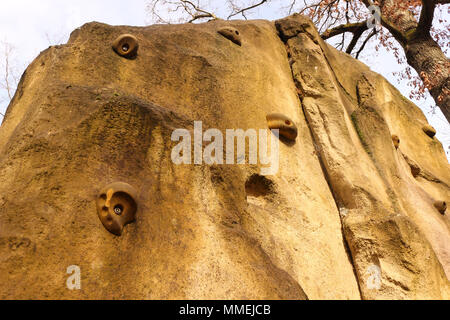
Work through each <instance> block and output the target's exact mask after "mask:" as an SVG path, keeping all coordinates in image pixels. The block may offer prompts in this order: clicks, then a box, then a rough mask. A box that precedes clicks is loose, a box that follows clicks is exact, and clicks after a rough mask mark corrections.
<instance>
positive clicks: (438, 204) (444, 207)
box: [434, 201, 447, 214]
mask: <svg viewBox="0 0 450 320" xmlns="http://www.w3.org/2000/svg"><path fill="white" fill-rule="evenodd" d="M434 207H435V208H436V209H438V211H439V212H440V213H442V214H445V210H447V203H446V202H445V201H436V202H435V203H434Z"/></svg>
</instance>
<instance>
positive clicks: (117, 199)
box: [97, 182, 137, 236]
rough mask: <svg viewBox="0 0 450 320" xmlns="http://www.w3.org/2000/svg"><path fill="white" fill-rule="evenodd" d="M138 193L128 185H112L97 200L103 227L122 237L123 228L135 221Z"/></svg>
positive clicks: (119, 183) (122, 183)
mask: <svg viewBox="0 0 450 320" xmlns="http://www.w3.org/2000/svg"><path fill="white" fill-rule="evenodd" d="M136 199H137V192H136V190H135V189H134V188H133V187H132V186H130V185H129V184H127V183H124V182H115V183H112V184H110V185H108V186H106V187H105V188H103V190H102V191H101V192H100V195H99V196H98V198H97V213H98V217H99V218H100V221H101V222H102V224H103V226H104V227H105V228H106V229H107V230H108V231H109V232H111V233H112V234H115V235H117V236H120V235H122V231H123V228H124V227H125V226H126V225H127V224H129V223H131V222H133V221H134V220H135V215H136V211H137V203H136Z"/></svg>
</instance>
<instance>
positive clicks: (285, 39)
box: [275, 21, 363, 299]
mask: <svg viewBox="0 0 450 320" xmlns="http://www.w3.org/2000/svg"><path fill="white" fill-rule="evenodd" d="M275 27H276V28H277V30H278V36H279V38H280V40H281V41H282V42H283V44H284V47H285V49H286V57H287V59H288V61H289V67H290V68H291V72H292V80H293V82H294V85H295V87H296V89H297V94H298V97H299V100H300V101H299V102H300V106H301V109H302V112H303V116H304V117H305V121H306V124H307V126H308V129H309V133H310V136H311V139H312V142H313V145H314V149H315V154H316V155H317V159H318V161H319V164H320V167H321V169H322V173H323V176H324V178H325V181H326V182H327V185H328V188H329V190H330V193H331V195H332V197H333V200H334V203H335V205H336V210H337V211H338V212H339V219H340V221H341V232H342V241H343V245H344V249H345V252H346V254H347V257H348V260H349V262H350V264H351V265H352V268H353V274H354V276H355V280H356V283H357V285H358V291H359V296H360V298H361V299H362V297H363V295H362V291H361V286H360V278H359V276H358V273H357V270H356V267H355V261H354V259H353V255H352V252H351V250H350V246H349V243H348V240H347V238H346V235H345V231H344V221H343V217H342V216H341V214H340V210H341V207H342V206H341V205H340V204H339V201H338V198H337V196H336V194H335V192H334V190H333V187H332V184H331V179H330V176H329V174H328V171H327V169H326V166H325V161H324V159H323V156H322V153H321V147H320V144H319V142H318V141H317V139H316V137H315V135H314V130H313V129H312V125H311V121H310V119H309V116H308V112H307V110H305V107H304V105H303V99H304V97H305V96H307V93H306V92H305V91H304V90H303V89H302V88H301V86H300V85H299V81H298V80H297V79H296V78H295V75H294V71H293V69H292V65H293V63H294V62H295V61H294V59H293V57H292V54H290V52H291V51H292V50H291V48H290V47H289V44H288V40H289V39H292V38H294V37H296V36H298V35H299V34H300V33H302V32H303V33H305V34H306V35H307V36H308V37H309V38H310V39H311V40H312V41H313V42H314V43H316V44H317V45H318V46H319V47H320V49H321V52H322V55H323V56H324V57H325V52H324V50H323V48H322V47H321V46H320V44H318V43H317V41H316V40H315V39H314V37H313V35H311V34H310V33H308V32H307V31H306V30H305V29H304V28H301V30H299V32H298V33H296V35H295V36H291V37H285V36H284V35H283V32H282V31H281V28H280V22H279V21H277V22H276V26H275ZM325 60H326V62H327V65H328V67H329V68H330V70H331V71H332V74H333V77H334V80H335V81H336V83H338V85H339V86H340V87H342V89H344V92H345V93H346V94H347V95H349V94H348V92H347V91H346V90H345V88H343V86H342V85H341V84H340V82H339V81H338V79H337V77H336V75H335V73H334V70H333V68H332V67H331V65H330V63H329V61H328V59H327V58H326V57H325Z"/></svg>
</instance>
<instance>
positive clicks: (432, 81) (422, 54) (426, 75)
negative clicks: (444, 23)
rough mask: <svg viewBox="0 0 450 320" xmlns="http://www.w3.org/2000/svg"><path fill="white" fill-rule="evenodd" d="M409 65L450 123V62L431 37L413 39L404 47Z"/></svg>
mask: <svg viewBox="0 0 450 320" xmlns="http://www.w3.org/2000/svg"><path fill="white" fill-rule="evenodd" d="M404 49H405V54H406V58H407V60H408V64H409V65H410V66H411V67H413V68H414V69H415V70H416V71H417V73H418V74H419V76H420V77H421V79H422V80H423V81H424V83H425V85H426V86H427V88H428V90H429V91H430V94H431V96H432V97H433V98H434V101H435V102H436V104H437V105H438V106H439V108H440V109H441V110H442V113H443V114H444V116H445V117H446V118H447V121H449V122H450V62H449V61H448V59H447V57H446V56H445V54H444V53H443V52H442V50H441V48H440V47H439V45H438V44H437V43H436V41H434V40H433V38H432V37H431V36H430V35H424V36H422V37H419V38H416V39H412V40H410V41H408V43H407V44H406V46H405V47H404Z"/></svg>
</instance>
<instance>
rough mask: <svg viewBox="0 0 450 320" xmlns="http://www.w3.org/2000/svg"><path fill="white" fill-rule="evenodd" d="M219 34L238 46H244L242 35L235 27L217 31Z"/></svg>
mask: <svg viewBox="0 0 450 320" xmlns="http://www.w3.org/2000/svg"><path fill="white" fill-rule="evenodd" d="M217 32H218V33H219V34H221V35H222V36H224V37H225V38H227V39H228V40H230V41H232V42H233V43H235V44H237V45H239V46H240V45H242V40H241V34H240V33H239V31H238V30H237V29H235V28H233V27H225V28H222V29H220V30H219V31H217Z"/></svg>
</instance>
